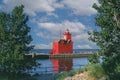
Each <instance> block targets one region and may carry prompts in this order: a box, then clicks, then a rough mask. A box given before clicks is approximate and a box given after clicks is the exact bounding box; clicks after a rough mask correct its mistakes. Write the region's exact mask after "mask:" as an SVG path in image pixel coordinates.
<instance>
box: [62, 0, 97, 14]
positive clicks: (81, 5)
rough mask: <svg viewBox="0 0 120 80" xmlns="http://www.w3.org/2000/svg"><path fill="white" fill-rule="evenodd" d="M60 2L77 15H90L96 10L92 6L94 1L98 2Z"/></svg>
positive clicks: (82, 0) (90, 0) (88, 0)
mask: <svg viewBox="0 0 120 80" xmlns="http://www.w3.org/2000/svg"><path fill="white" fill-rule="evenodd" d="M62 3H63V4H64V5H65V6H66V7H68V8H70V9H72V10H73V13H74V14H77V15H88V16H89V15H92V14H95V13H97V11H96V10H95V9H94V8H92V5H93V4H94V3H96V4H98V1H97V0H75V1H74V0H63V1H62Z"/></svg>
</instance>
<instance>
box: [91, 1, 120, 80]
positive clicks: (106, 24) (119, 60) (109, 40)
mask: <svg viewBox="0 0 120 80" xmlns="http://www.w3.org/2000/svg"><path fill="white" fill-rule="evenodd" d="M98 2H99V5H97V4H94V5H93V7H94V8H95V9H96V10H97V12H98V14H97V16H96V25H97V26H98V27H99V29H98V30H95V31H93V33H90V35H91V37H90V40H92V41H93V42H95V43H96V44H97V45H98V46H99V47H100V53H101V54H102V56H103V64H102V66H103V68H104V70H105V72H106V73H107V74H108V76H109V77H110V80H119V79H120V68H119V65H120V0H98Z"/></svg>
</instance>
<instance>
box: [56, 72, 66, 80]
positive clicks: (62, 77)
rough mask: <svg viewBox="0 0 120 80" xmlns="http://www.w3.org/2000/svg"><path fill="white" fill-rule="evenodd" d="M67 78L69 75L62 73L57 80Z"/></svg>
mask: <svg viewBox="0 0 120 80" xmlns="http://www.w3.org/2000/svg"><path fill="white" fill-rule="evenodd" d="M67 76H68V73H67V72H61V73H59V74H58V75H57V76H56V78H55V80H63V79H64V78H66V77H67Z"/></svg>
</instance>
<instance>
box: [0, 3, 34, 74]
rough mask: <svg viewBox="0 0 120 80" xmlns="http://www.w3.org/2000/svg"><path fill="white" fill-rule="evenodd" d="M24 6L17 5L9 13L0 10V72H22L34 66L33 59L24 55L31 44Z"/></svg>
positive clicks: (30, 47)
mask: <svg viewBox="0 0 120 80" xmlns="http://www.w3.org/2000/svg"><path fill="white" fill-rule="evenodd" d="M23 8H24V6H23V5H21V6H18V7H15V8H14V9H13V11H12V12H11V13H5V12H0V72H8V73H9V72H10V73H11V72H13V73H18V72H23V71H24V70H27V69H31V68H32V67H33V66H35V65H36V64H35V60H33V59H29V58H27V57H25V56H24V55H25V54H26V53H28V52H29V51H30V50H31V49H32V48H33V46H30V45H29V44H30V42H31V41H32V38H31V36H30V34H29V32H30V27H28V25H27V21H28V16H27V15H26V14H24V13H23Z"/></svg>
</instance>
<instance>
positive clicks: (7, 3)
mask: <svg viewBox="0 0 120 80" xmlns="http://www.w3.org/2000/svg"><path fill="white" fill-rule="evenodd" d="M3 3H4V4H2V5H0V7H2V8H1V9H0V10H6V11H11V10H12V9H13V8H14V7H15V6H18V5H21V4H23V5H24V6H25V12H26V13H27V14H29V15H37V13H38V12H47V13H48V12H50V13H51V12H54V11H55V10H56V9H58V8H61V9H63V8H68V9H70V10H72V11H73V13H74V14H77V15H91V14H95V13H96V12H97V11H96V10H95V9H93V8H92V5H93V3H97V4H98V2H97V0H75V1H74V0H61V1H58V0H35V1H34V0H3Z"/></svg>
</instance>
